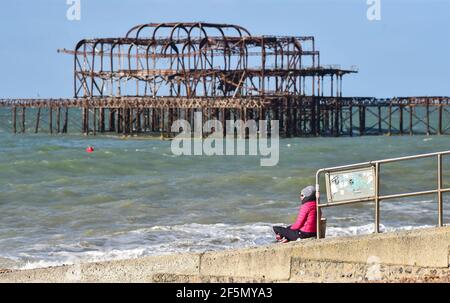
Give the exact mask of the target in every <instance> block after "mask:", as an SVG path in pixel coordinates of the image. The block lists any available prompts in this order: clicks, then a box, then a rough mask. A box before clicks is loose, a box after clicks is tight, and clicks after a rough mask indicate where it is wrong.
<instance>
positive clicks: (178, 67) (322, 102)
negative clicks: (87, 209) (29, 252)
mask: <svg viewBox="0 0 450 303" xmlns="http://www.w3.org/2000/svg"><path fill="white" fill-rule="evenodd" d="M59 52H61V53H64V54H69V55H70V56H72V57H73V75H74V84H73V86H74V91H73V98H67V99H0V128H7V129H10V130H11V131H12V132H14V133H26V132H34V133H38V132H47V133H50V134H58V133H61V134H65V133H68V132H78V133H79V132H81V133H84V134H86V135H88V134H93V135H97V134H104V133H116V134H123V135H135V134H156V135H160V136H164V137H172V136H174V135H175V134H176V133H173V132H172V131H171V125H172V122H173V121H175V120H177V119H185V120H187V121H189V122H191V123H192V119H193V117H194V112H197V111H201V112H202V113H203V117H204V120H213V119H216V120H219V121H221V122H223V123H222V124H223V125H225V123H224V121H225V120H237V119H240V120H243V121H244V122H245V121H247V120H250V119H253V120H256V121H258V120H279V124H280V135H281V136H284V137H292V136H295V137H300V136H353V135H372V134H388V135H393V134H399V135H403V134H405V135H414V134H429V135H430V134H449V133H450V102H449V101H450V97H445V96H442V97H430V96H423V97H395V98H387V99H377V98H370V97H344V95H343V78H344V76H347V75H350V74H355V73H357V69H356V68H354V67H352V68H348V69H342V68H341V67H340V66H338V65H322V64H321V62H320V52H319V51H318V50H317V48H316V42H315V38H314V37H311V36H253V35H251V34H250V32H249V31H248V30H246V29H245V28H243V27H241V26H238V25H230V24H211V23H149V24H141V25H137V26H135V27H133V28H131V29H130V30H129V31H128V32H127V33H126V35H125V36H124V37H119V38H100V39H83V40H81V41H80V42H78V43H77V44H76V46H75V48H74V49H73V50H67V49H61V50H59ZM225 132H226V130H225V129H224V133H225Z"/></svg>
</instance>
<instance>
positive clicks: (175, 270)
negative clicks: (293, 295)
mask: <svg viewBox="0 0 450 303" xmlns="http://www.w3.org/2000/svg"><path fill="white" fill-rule="evenodd" d="M449 244H450V227H442V228H430V229H419V230H413V231H402V232H394V233H386V234H372V235H364V236H354V237H343V238H329V239H322V240H315V239H308V240H302V241H297V242H291V243H287V244H273V245H268V246H264V247H257V248H250V249H239V250H228V251H221V252H207V253H203V254H177V255H168V256H167V255H166V256H150V257H144V258H139V259H133V260H122V261H109V262H98V263H86V264H77V265H70V266H60V267H54V268H44V269H35V270H24V271H14V272H4V273H1V272H0V282H98V281H100V282H153V281H155V282H156V281H167V282H171V281H172V282H176V281H193V282H194V281H224V282H226V281H230V282H231V281H297V282H298V281H354V282H357V281H361V280H365V279H366V278H367V277H368V274H367V273H368V271H369V270H371V269H370V268H371V267H370V266H371V264H373V263H374V262H375V263H377V264H380V265H383V266H382V267H380V268H381V269H382V270H383V271H382V275H381V277H382V279H394V278H395V279H397V278H399V277H403V276H407V277H410V276H411V274H412V273H414V274H416V276H414V277H421V276H424V275H427V274H428V273H429V274H430V275H432V274H433V273H436V274H439V275H441V274H445V273H446V272H445V270H448V266H449ZM433 271H435V272H433ZM367 279H368V278H367ZM367 279H366V280H367Z"/></svg>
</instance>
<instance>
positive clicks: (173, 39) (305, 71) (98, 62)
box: [72, 23, 354, 98]
mask: <svg viewBox="0 0 450 303" xmlns="http://www.w3.org/2000/svg"><path fill="white" fill-rule="evenodd" d="M163 29H165V30H167V32H168V34H167V35H166V36H162V37H161V36H158V35H159V34H160V33H162V30H163ZM197 31H198V34H194V33H195V32H197ZM228 32H230V33H229V34H228V35H227V34H226V33H228ZM180 34H181V35H180ZM144 35H145V36H144ZM72 53H73V54H74V94H75V97H77V98H78V97H99V96H100V97H101V96H103V95H104V93H105V87H109V92H108V95H109V96H143V97H161V96H164V97H169V96H172V97H178V98H179V97H186V98H194V97H239V98H246V97H267V96H272V97H273V96H280V97H281V96H306V95H308V96H316V95H317V96H321V95H324V93H325V95H326V93H327V92H328V91H330V89H325V88H324V87H321V85H320V84H321V83H322V86H323V81H321V79H323V77H324V76H329V77H330V78H333V77H335V78H336V79H338V77H339V79H340V78H341V76H342V75H344V74H348V73H352V72H354V71H351V70H341V69H339V68H335V67H325V66H320V65H319V63H320V54H319V52H318V51H317V50H316V49H315V42H314V37H296V36H252V35H251V34H250V32H249V31H248V30H246V29H245V28H243V27H241V26H238V25H231V24H212V23H148V24H140V25H137V26H134V27H133V28H131V29H130V30H129V31H128V32H127V34H126V35H125V37H123V38H102V39H92V40H87V39H84V40H81V41H80V42H79V43H78V44H77V45H76V46H75V50H74V51H73V52H72ZM106 57H110V58H109V59H110V60H109V68H107V65H108V64H105V62H106V61H105V58H106ZM308 79H309V80H308ZM130 81H133V82H135V86H130V85H129V82H130ZM331 90H332V89H331Z"/></svg>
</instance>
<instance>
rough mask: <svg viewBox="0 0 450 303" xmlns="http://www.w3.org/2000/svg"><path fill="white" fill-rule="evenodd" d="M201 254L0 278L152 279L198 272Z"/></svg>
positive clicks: (77, 266)
mask: <svg viewBox="0 0 450 303" xmlns="http://www.w3.org/2000/svg"><path fill="white" fill-rule="evenodd" d="M199 263H200V254H180V255H167V256H149V257H143V258H138V259H133V260H120V261H108V262H97V263H84V264H75V265H66V266H58V267H50V268H40V269H32V270H23V271H13V272H7V273H4V274H0V282H50V283H51V282H153V275H154V274H155V273H162V272H165V273H177V274H186V275H196V274H197V275H198V274H199V267H198V265H199Z"/></svg>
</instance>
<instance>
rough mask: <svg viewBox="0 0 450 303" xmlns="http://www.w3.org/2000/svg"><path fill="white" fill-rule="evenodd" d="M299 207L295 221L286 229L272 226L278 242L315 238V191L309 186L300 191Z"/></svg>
mask: <svg viewBox="0 0 450 303" xmlns="http://www.w3.org/2000/svg"><path fill="white" fill-rule="evenodd" d="M300 201H301V206H300V210H299V212H298V216H297V220H296V221H295V223H294V224H293V225H290V226H288V227H282V226H274V227H273V231H274V232H275V234H276V239H277V241H279V242H282V243H286V242H289V241H296V240H297V239H305V238H312V237H316V236H317V225H316V222H317V217H316V215H317V209H316V189H315V187H314V186H312V185H310V186H308V187H305V188H304V189H302V191H301V194H300Z"/></svg>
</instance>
